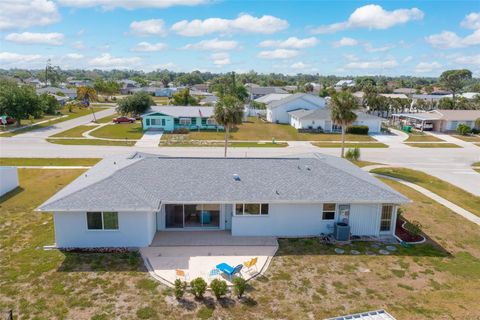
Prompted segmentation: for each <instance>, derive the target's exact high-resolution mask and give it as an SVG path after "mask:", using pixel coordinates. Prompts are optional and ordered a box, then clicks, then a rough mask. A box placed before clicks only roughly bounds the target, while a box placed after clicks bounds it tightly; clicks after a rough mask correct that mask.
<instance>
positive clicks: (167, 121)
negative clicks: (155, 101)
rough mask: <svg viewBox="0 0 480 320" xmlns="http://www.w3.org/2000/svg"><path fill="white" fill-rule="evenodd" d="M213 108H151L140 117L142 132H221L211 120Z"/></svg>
mask: <svg viewBox="0 0 480 320" xmlns="http://www.w3.org/2000/svg"><path fill="white" fill-rule="evenodd" d="M213 113H214V107H201V106H152V107H151V108H150V110H149V111H148V112H147V113H145V114H143V115H142V122H143V130H144V131H146V130H150V129H151V130H163V131H167V132H172V131H174V130H177V129H181V128H186V129H189V130H192V131H193V130H223V126H221V125H218V124H217V123H216V122H215V119H214V118H213Z"/></svg>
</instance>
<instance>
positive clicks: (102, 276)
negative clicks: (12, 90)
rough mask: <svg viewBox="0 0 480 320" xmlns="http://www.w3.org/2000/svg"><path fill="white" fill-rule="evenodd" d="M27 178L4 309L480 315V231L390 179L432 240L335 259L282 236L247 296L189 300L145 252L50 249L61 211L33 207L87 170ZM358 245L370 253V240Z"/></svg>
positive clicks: (23, 175)
mask: <svg viewBox="0 0 480 320" xmlns="http://www.w3.org/2000/svg"><path fill="white" fill-rule="evenodd" d="M19 171H20V182H21V186H22V187H21V188H20V189H18V190H16V191H14V192H12V193H10V194H9V195H7V196H4V197H3V198H1V199H0V208H1V211H2V215H0V235H1V236H0V247H1V248H2V249H1V253H2V254H1V255H0V287H1V288H2V290H1V291H0V310H8V309H10V308H11V309H13V310H14V314H15V315H18V314H20V317H21V318H22V319H29V318H35V319H45V318H46V319H53V318H55V319H66V318H68V319H72V318H74V319H80V320H81V319H95V320H101V319H112V318H117V319H184V318H194V317H197V318H201V319H207V318H209V317H212V316H213V317H215V318H222V319H235V318H236V319H239V318H244V319H245V318H248V319H273V318H283V319H309V318H312V319H313V318H316V319H321V318H324V317H332V316H336V315H340V314H346V313H353V312H359V311H365V310H370V309H379V308H384V309H386V310H387V311H388V312H390V313H391V314H392V315H393V316H395V317H396V318H397V319H434V318H435V319H438V318H439V317H442V316H444V315H449V316H450V317H451V318H457V319H459V318H463V319H465V318H468V319H472V318H475V316H477V315H478V314H480V305H479V304H478V292H479V291H480V242H479V241H478V230H479V229H478V228H479V227H478V226H477V225H475V224H473V223H471V222H469V221H467V220H465V219H463V218H461V217H460V216H458V215H456V214H454V213H452V212H451V211H449V210H448V209H446V208H445V207H443V206H441V205H438V204H437V203H435V202H434V201H432V200H431V199H429V198H426V197H425V196H423V195H421V194H419V193H417V192H416V191H413V190H412V189H410V188H408V187H406V186H403V185H401V184H398V183H396V182H393V181H387V180H386V181H385V183H387V184H390V185H391V186H392V187H394V188H395V189H397V190H398V191H400V192H402V193H403V194H405V195H406V196H408V197H409V198H410V199H412V200H413V201H414V202H413V203H409V204H407V205H404V206H403V209H404V210H403V211H404V217H405V218H407V219H409V220H416V221H419V222H420V223H421V224H422V225H423V230H424V231H425V233H426V234H427V236H429V237H430V238H431V239H432V241H431V242H429V243H427V244H424V245H419V246H415V247H412V248H408V249H406V248H401V247H399V249H398V250H397V251H396V252H395V253H393V254H392V255H390V256H367V255H364V254H360V255H348V254H346V255H335V254H334V253H333V252H334V251H333V248H332V247H328V246H325V245H322V244H319V243H318V242H317V241H316V240H315V239H298V240H295V239H291V240H287V239H281V240H280V249H279V251H278V254H277V255H276V256H275V257H274V259H273V261H272V264H271V266H270V268H269V269H268V270H267V272H266V274H265V276H263V277H260V278H257V279H256V280H254V281H251V282H250V284H249V287H248V288H247V292H246V298H244V299H241V300H239V299H237V298H235V297H233V296H231V295H228V297H227V298H223V299H222V300H220V301H218V302H217V301H216V300H215V299H214V298H213V297H212V296H211V294H210V293H208V294H207V296H206V297H205V299H204V300H194V299H193V297H192V296H191V295H190V294H188V295H187V296H186V297H185V299H184V300H182V301H181V302H177V301H176V300H175V298H174V297H173V293H172V290H171V289H167V288H166V287H164V286H163V285H161V284H159V283H158V282H156V281H154V280H153V279H151V278H150V277H149V275H148V273H146V272H145V268H144V267H143V264H142V261H141V258H140V257H139V255H138V254H137V253H136V252H123V253H122V252H120V253H109V254H107V253H105V254H99V253H74V252H62V251H58V250H50V251H44V250H42V246H44V245H49V244H52V243H53V241H54V238H53V237H54V235H53V224H52V216H51V215H50V214H38V213H35V212H33V211H32V210H33V209H34V208H35V207H36V206H38V205H39V204H40V203H41V202H43V201H44V200H46V199H47V198H48V197H50V196H51V195H52V194H54V193H55V192H56V191H58V190H59V189H61V188H62V187H64V186H65V185H66V184H68V183H69V182H70V181H72V180H73V179H74V178H75V177H77V176H78V175H80V174H82V172H84V171H83V170H37V169H20V170H19ZM46 181H48V183H46ZM346 249H358V250H359V251H360V252H362V253H364V252H365V250H366V249H367V245H366V244H365V243H360V244H357V245H355V246H352V247H346ZM347 252H348V250H347ZM447 252H448V253H447Z"/></svg>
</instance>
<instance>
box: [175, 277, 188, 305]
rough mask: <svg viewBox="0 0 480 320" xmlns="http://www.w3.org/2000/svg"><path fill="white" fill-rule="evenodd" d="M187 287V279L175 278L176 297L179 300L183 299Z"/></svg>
mask: <svg viewBox="0 0 480 320" xmlns="http://www.w3.org/2000/svg"><path fill="white" fill-rule="evenodd" d="M186 288H187V283H186V282H185V281H182V280H180V279H177V280H175V289H174V294H175V298H177V299H178V300H180V299H182V298H183V295H184V293H185V289H186Z"/></svg>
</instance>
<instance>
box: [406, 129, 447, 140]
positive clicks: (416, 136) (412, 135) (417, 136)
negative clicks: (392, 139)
mask: <svg viewBox="0 0 480 320" xmlns="http://www.w3.org/2000/svg"><path fill="white" fill-rule="evenodd" d="M438 141H443V140H442V139H440V138H437V137H434V136H431V135H429V134H426V133H423V132H421V131H412V132H409V133H408V139H407V140H405V142H438Z"/></svg>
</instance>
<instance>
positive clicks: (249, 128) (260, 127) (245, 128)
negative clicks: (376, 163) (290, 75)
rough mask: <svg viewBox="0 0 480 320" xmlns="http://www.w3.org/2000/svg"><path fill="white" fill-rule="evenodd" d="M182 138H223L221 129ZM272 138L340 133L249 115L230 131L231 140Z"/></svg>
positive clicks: (321, 138)
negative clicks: (306, 130) (299, 127)
mask: <svg viewBox="0 0 480 320" xmlns="http://www.w3.org/2000/svg"><path fill="white" fill-rule="evenodd" d="M181 136H182V137H183V139H184V140H223V139H224V133H223V131H220V132H216V131H191V132H190V133H188V134H183V135H181ZM178 138H179V135H177V134H164V135H163V137H162V140H165V141H168V140H175V139H178ZM273 138H275V140H278V141H295V140H301V141H340V140H341V135H340V134H329V133H299V132H298V131H297V129H295V128H294V127H292V126H290V125H288V124H274V123H267V122H264V121H262V120H260V119H257V118H254V117H250V118H248V121H246V122H243V123H242V124H240V125H238V126H237V127H236V128H235V129H233V130H232V131H231V133H230V139H231V140H240V141H242V140H244V141H261V140H264V141H271V140H272V139H273ZM346 140H347V141H376V140H375V139H373V138H372V137H370V136H368V135H354V134H347V135H346Z"/></svg>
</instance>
